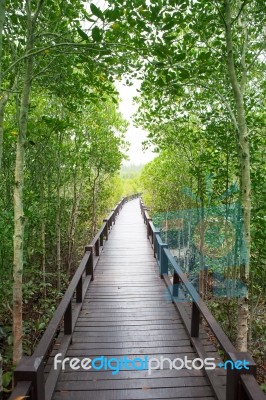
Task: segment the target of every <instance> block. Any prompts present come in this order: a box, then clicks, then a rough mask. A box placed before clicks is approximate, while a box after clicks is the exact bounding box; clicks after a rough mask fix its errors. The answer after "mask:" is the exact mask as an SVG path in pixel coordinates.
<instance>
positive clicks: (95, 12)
mask: <svg viewBox="0 0 266 400" xmlns="http://www.w3.org/2000/svg"><path fill="white" fill-rule="evenodd" d="M90 8H91V12H92V14H93V15H95V16H96V17H98V18H100V19H101V20H102V21H104V15H103V13H102V12H101V10H100V9H99V8H98V7H96V5H95V4H93V3H91V6H90Z"/></svg>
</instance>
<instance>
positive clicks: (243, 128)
mask: <svg viewBox="0 0 266 400" xmlns="http://www.w3.org/2000/svg"><path fill="white" fill-rule="evenodd" d="M225 22H226V46H227V65H228V73H229V78H230V82H231V86H232V91H233V96H234V100H235V105H236V114H237V125H238V135H239V158H240V168H241V171H240V177H241V200H242V201H241V202H242V206H243V221H244V236H245V246H246V264H245V265H244V273H243V276H242V280H243V281H244V283H245V284H246V285H248V280H249V260H250V242H251V236H250V209H251V206H250V203H251V193H250V192H251V180H250V156H249V139H248V130H247V123H246V113H245V106H244V84H242V85H241V84H240V83H239V82H238V79H237V75H236V69H235V62H234V48H233V39H232V15H231V6H230V1H229V0H226V1H225ZM245 76H246V70H245V64H243V63H242V83H243V81H245ZM248 316H249V310H248V295H246V296H245V297H243V298H240V299H239V301H238V320H237V341H236V347H237V349H238V350H239V351H246V350H247V333H248Z"/></svg>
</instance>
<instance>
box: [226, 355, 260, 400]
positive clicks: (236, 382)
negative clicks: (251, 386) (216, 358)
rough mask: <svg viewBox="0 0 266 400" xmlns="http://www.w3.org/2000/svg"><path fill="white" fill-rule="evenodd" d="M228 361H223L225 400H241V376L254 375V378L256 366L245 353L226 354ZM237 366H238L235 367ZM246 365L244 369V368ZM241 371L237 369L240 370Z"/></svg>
mask: <svg viewBox="0 0 266 400" xmlns="http://www.w3.org/2000/svg"><path fill="white" fill-rule="evenodd" d="M228 356H229V360H228V361H227V362H226V361H225V363H224V364H225V366H224V368H226V372H227V375H226V400H242V399H243V398H244V397H243V391H242V390H241V381H240V375H241V374H249V375H254V376H255V377H256V369H257V366H256V364H255V362H254V360H253V359H252V358H251V356H250V355H249V354H248V353H246V352H241V353H240V352H234V353H228ZM237 364H238V365H237ZM245 365H246V368H248V369H246V368H245ZM240 367H241V369H238V368H240Z"/></svg>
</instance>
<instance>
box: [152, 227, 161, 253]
mask: <svg viewBox="0 0 266 400" xmlns="http://www.w3.org/2000/svg"><path fill="white" fill-rule="evenodd" d="M158 233H160V231H159V230H155V231H153V255H154V258H156V254H157V255H158V242H157V236H156V235H158Z"/></svg>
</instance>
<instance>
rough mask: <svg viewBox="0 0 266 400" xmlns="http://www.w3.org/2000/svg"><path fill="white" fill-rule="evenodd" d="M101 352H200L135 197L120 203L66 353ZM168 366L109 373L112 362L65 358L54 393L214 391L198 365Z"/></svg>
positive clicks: (195, 394)
mask: <svg viewBox="0 0 266 400" xmlns="http://www.w3.org/2000/svg"><path fill="white" fill-rule="evenodd" d="M204 340H205V341H206V339H204V338H203V341H204ZM205 344H206V346H208V343H205ZM99 356H105V357H107V358H111V357H117V358H121V357H124V356H127V358H128V359H130V360H132V359H133V358H136V357H140V358H141V359H144V356H148V357H149V358H150V357H156V358H159V357H160V356H164V357H167V358H170V359H171V360H173V359H175V358H182V359H184V357H185V356H187V357H188V359H193V358H197V355H196V353H195V352H194V350H193V348H192V347H191V346H190V341H189V337H188V335H187V333H186V331H185V328H184V326H183V323H182V321H181V318H180V316H179V314H178V312H177V311H176V309H175V307H174V305H173V304H172V302H171V301H169V299H167V296H166V287H165V284H164V283H163V281H162V280H161V279H160V277H159V275H158V269H157V264H156V261H155V259H154V257H153V251H152V249H151V246H150V242H149V241H148V240H147V238H146V229H145V225H144V224H143V220H142V218H141V214H140V209H139V204H138V200H133V201H131V202H129V203H127V204H126V205H125V206H124V208H123V210H122V211H121V213H120V215H119V217H118V219H117V221H116V225H115V226H114V228H113V229H112V231H111V233H110V236H109V240H108V242H107V243H106V244H105V246H104V249H103V251H102V253H101V256H100V258H99V261H98V264H97V267H96V270H95V279H94V281H93V282H92V283H91V285H90V286H89V289H88V291H87V293H86V297H85V300H84V305H83V309H82V311H81V313H80V316H79V319H78V321H77V324H76V327H75V330H74V334H73V341H72V344H71V345H70V347H69V349H68V352H67V357H77V358H82V359H83V358H85V357H89V358H91V359H93V358H94V357H99ZM138 365H140V364H138ZM167 367H168V366H167V363H166V364H165V369H162V370H158V369H157V370H154V371H152V372H151V374H150V375H149V373H148V371H147V370H145V371H136V370H135V371H130V370H126V368H125V367H124V368H123V370H122V371H120V372H119V373H117V374H115V375H114V374H112V371H110V370H107V371H106V370H101V371H96V370H95V369H94V370H93V369H90V370H89V371H84V370H76V371H75V370H71V369H70V367H69V365H68V364H67V365H66V369H65V371H61V373H60V376H59V380H58V382H57V386H56V391H55V393H54V397H53V399H54V400H62V399H67V400H85V399H86V400H87V399H92V400H94V399H97V400H107V399H108V400H111V399H112V400H122V399H179V400H182V399H189V398H190V399H198V400H203V399H208V400H212V399H215V396H214V394H213V391H212V389H211V387H210V385H209V382H208V380H207V378H206V376H205V374H204V371H203V370H188V369H185V368H183V369H181V370H175V369H173V370H170V369H169V368H168V369H167Z"/></svg>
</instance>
